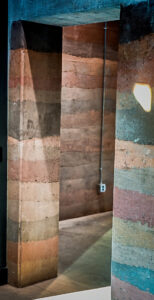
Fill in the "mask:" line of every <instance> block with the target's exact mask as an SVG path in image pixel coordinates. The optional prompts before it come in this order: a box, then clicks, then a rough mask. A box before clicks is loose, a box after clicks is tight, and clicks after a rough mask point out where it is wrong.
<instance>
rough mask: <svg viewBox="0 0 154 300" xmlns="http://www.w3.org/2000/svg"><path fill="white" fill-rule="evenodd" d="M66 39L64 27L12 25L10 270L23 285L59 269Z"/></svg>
mask: <svg viewBox="0 0 154 300" xmlns="http://www.w3.org/2000/svg"><path fill="white" fill-rule="evenodd" d="M55 37H56V38H55ZM61 41H62V29H61V28H56V27H48V26H46V25H38V24H33V23H30V24H29V23H26V22H23V23H21V22H16V23H14V24H13V26H12V40H11V57H10V78H9V137H8V269H9V283H11V284H15V285H18V286H24V285H27V284H32V283H33V282H36V281H40V280H44V279H48V278H51V277H54V276H56V274H57V255H58V220H59V165H60V99H61V98H60V92H61V56H62V55H61V53H62V45H61V44H62V43H61Z"/></svg>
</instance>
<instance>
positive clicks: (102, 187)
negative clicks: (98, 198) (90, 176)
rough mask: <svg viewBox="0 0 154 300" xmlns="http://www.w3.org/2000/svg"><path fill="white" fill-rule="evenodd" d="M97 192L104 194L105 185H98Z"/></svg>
mask: <svg viewBox="0 0 154 300" xmlns="http://www.w3.org/2000/svg"><path fill="white" fill-rule="evenodd" d="M99 189H100V190H99V191H100V193H105V192H106V184H105V183H101V184H100V185H99Z"/></svg>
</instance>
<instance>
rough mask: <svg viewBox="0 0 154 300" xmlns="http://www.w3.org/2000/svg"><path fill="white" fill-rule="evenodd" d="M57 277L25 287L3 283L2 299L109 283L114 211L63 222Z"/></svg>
mask: <svg viewBox="0 0 154 300" xmlns="http://www.w3.org/2000/svg"><path fill="white" fill-rule="evenodd" d="M59 229H60V241H59V268H58V277H57V278H56V279H53V280H47V281H44V282H41V283H38V284H35V285H32V286H29V287H26V288H15V287H12V286H10V285H4V286H1V287H0V299H3V300H10V299H15V300H30V299H37V298H42V297H48V296H54V295H60V294H65V293H71V292H78V291H83V290H88V289H95V288H102V287H106V286H110V278H111V273H110V265H111V236H112V213H111V212H107V213H100V214H96V215H91V216H87V217H81V218H76V219H71V220H66V221H61V222H60V228H59Z"/></svg>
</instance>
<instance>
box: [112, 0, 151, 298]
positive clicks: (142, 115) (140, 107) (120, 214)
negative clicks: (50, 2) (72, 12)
mask: <svg viewBox="0 0 154 300" xmlns="http://www.w3.org/2000/svg"><path fill="white" fill-rule="evenodd" d="M152 5H153V1H151V6H150V7H148V6H147V3H145V2H144V3H141V4H138V5H137V6H129V7H123V8H122V11H121V40H120V46H119V71H118V91H117V113H116V152H115V183H114V184H115V188H114V220H113V250H112V251H113V256H112V300H123V299H124V300H152V299H153V297H154V254H153V248H154V237H153V233H154V210H153V205H154V24H153V17H152V14H153V6H152Z"/></svg>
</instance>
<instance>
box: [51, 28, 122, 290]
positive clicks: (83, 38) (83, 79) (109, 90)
mask: <svg viewBox="0 0 154 300" xmlns="http://www.w3.org/2000/svg"><path fill="white" fill-rule="evenodd" d="M105 31H106V32H105ZM105 34H106V37H105ZM105 43H106V45H105ZM118 43H119V22H109V23H108V24H105V23H97V24H89V25H81V26H72V27H65V28H63V53H62V98H61V169H60V170H61V175H60V235H59V238H60V240H59V246H60V250H59V274H62V275H63V276H64V279H63V280H66V282H68V287H66V292H71V291H72V292H73V291H79V290H82V289H93V288H99V287H105V286H109V285H110V278H111V267H110V266H111V242H112V241H111V240H112V208H113V176H114V145H115V109H116V85H117V65H118ZM105 46H106V47H105ZM104 49H105V51H106V53H104ZM104 54H105V55H104ZM104 57H105V58H106V62H105V79H104V82H105V86H104V89H105V91H104V89H103V75H104ZM103 92H104V93H103ZM103 94H104V99H103ZM103 101H104V112H103V118H104V122H103V129H102V130H103V134H102V136H103V138H102V145H103V153H102V154H103V182H104V183H105V184H106V188H107V189H106V192H105V193H100V192H99V189H100V187H99V183H100V152H101V118H102V105H103ZM58 282H59V285H60V279H59V280H58V279H57V283H58ZM66 285H67V284H66Z"/></svg>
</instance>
